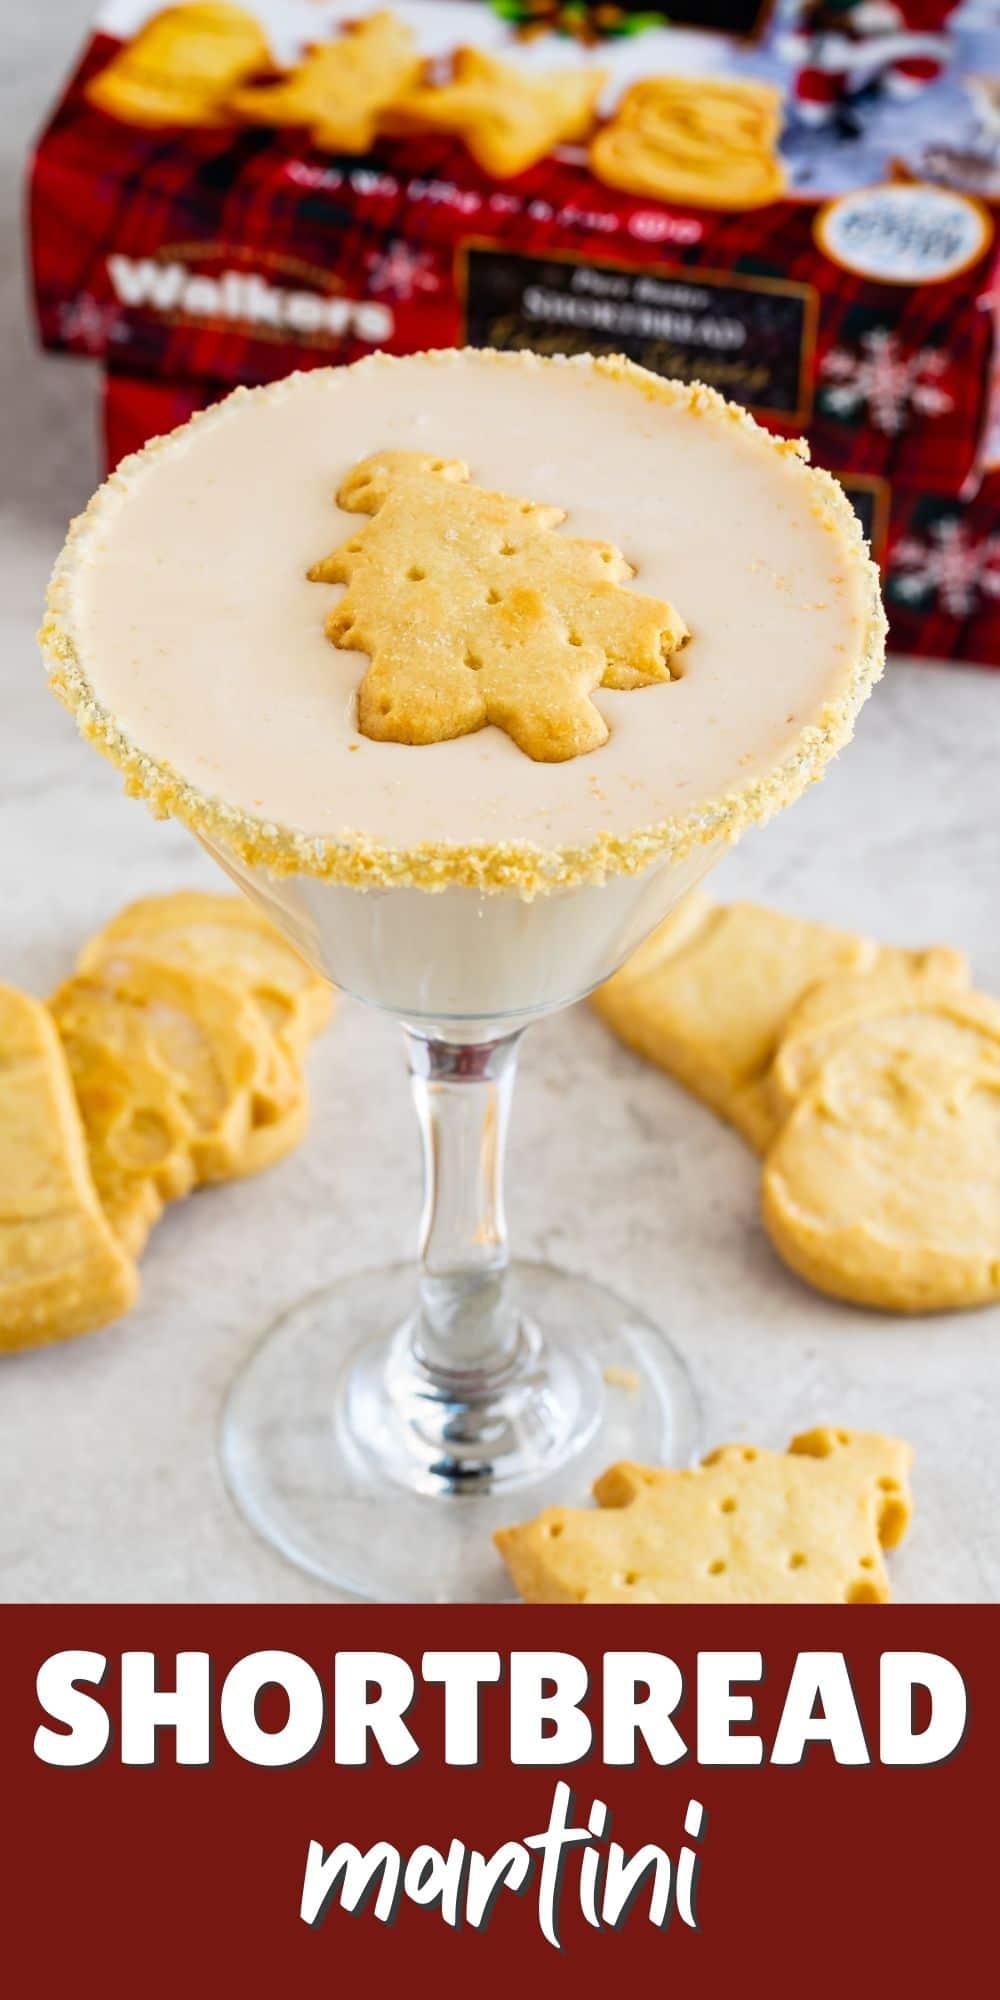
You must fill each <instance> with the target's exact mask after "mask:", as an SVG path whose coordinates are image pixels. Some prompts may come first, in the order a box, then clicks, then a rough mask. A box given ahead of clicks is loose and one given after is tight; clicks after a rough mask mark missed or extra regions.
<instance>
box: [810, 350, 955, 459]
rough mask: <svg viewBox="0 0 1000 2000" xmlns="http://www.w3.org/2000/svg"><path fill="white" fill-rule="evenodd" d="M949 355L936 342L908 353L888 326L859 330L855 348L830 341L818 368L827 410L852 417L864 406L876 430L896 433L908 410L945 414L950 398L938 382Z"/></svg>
mask: <svg viewBox="0 0 1000 2000" xmlns="http://www.w3.org/2000/svg"><path fill="white" fill-rule="evenodd" d="M947 365H948V364H947V361H946V358H945V356H944V355H943V354H940V353H939V352H938V350H937V348H936V347H920V348H917V349H916V350H915V351H914V352H913V353H912V354H906V353H904V352H903V350H902V348H901V347H900V344H899V341H898V339H897V337H896V335H895V334H894V333H893V332H892V330H891V328H889V327H887V326H876V327H871V328H870V329H869V331H868V332H867V333H863V334H862V336H861V340H860V343H859V349H855V350H852V349H851V348H849V347H832V348H831V349H830V352H829V354H828V355H827V356H826V359H825V361H824V362H823V366H822V370H821V373H822V375H823V377H824V379H825V381H826V384H827V387H826V388H825V390H824V392H823V396H824V401H825V403H826V406H827V408H828V410H830V411H831V412H832V414H833V415H834V416H836V417H853V416H855V415H856V414H857V413H858V411H860V410H867V412H868V415H869V416H870V418H871V421H872V423H873V424H874V425H875V427H876V429H877V430H880V431H883V432H884V433H885V434H886V436H888V437H896V436H898V434H899V432H900V431H902V430H905V428H906V424H907V420H908V418H909V416H910V413H911V411H915V412H916V413H917V415H918V416H922V417H943V416H944V415H945V414H946V413H947V411H948V410H951V409H954V400H953V398H952V397H951V396H950V395H949V394H948V391H947V389H943V388H942V387H941V377H942V375H943V374H944V372H945V369H946V368H947Z"/></svg>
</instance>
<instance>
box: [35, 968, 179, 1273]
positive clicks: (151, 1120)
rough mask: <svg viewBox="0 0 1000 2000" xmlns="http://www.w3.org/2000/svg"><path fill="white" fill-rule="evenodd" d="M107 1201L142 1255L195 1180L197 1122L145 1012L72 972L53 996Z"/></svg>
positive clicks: (129, 1243)
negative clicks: (168, 1209) (166, 1211)
mask: <svg viewBox="0 0 1000 2000" xmlns="http://www.w3.org/2000/svg"><path fill="white" fill-rule="evenodd" d="M52 1015H53V1019H54V1020H55V1023H56V1026H57V1028H58V1030H59V1035H60V1039H61V1041H62V1045H63V1048H64V1050H65V1052H66V1058H67V1061H68V1063H69V1069H70V1075H71V1077H72V1079H73V1089H74V1091H75V1092H76V1101H77V1105H78V1107H79V1112H80V1116H81V1118H82V1120H83V1128H84V1132H85V1134H86V1140H87V1152H88V1155H89V1159H90V1170H91V1173H92V1174H93V1177H94V1185H95V1187H96V1188H97V1192H98V1196H99V1197H100V1202H101V1207H102V1208H103V1210H104V1213H105V1215H106V1216H107V1218H108V1221H109V1222H110V1224H111V1227H112V1229H113V1230H114V1232H115V1235H116V1236H117V1237H118V1240H119V1242H121V1243H122V1244H124V1246H125V1248H126V1249H127V1250H128V1251H129V1252H130V1254H131V1255H132V1256H133V1257H138V1256H139V1254H140V1253H141V1251H142V1250H143V1248H144V1247H145V1243H146V1239H147V1237H148V1236H149V1232H150V1230H151V1229H152V1227H153V1225H154V1223H156V1222H157V1221H158V1220H159V1218H160V1215H161V1214H162V1212H163V1205H164V1202H167V1201H178V1200H179V1199H180V1198H181V1196H183V1195H186V1194H188V1193H189V1192H190V1190H191V1188H192V1187H193V1186H194V1184H195V1168H194V1161H193V1158H192V1145H193V1142H194V1139H195V1137H196V1134H197V1128H196V1125H195V1121H194V1118H193V1116H192V1113H191V1111H190V1110H189V1108H188V1106H187V1103H186V1102H185V1098H184V1095H183V1079H182V1077H180V1076H179V1075H177V1074H176V1073H175V1072H174V1070H173V1069H171V1068H170V1067H169V1065H167V1064H166V1063H164V1061H163V1059H162V1053H161V1051H160V1050H159V1048H158V1046H157V1041H156V1036H155V1034H154V1032H153V1031H152V1030H151V1029H150V1026H149V1024H148V1022H147V1020H146V1017H145V1011H144V1010H143V1009H142V1008H138V1007H124V1006H120V1005H118V1004H110V1005H109V999H108V994H107V991H106V989H105V988H104V987H102V986H100V985H98V984H96V983H95V982H94V981H92V980H88V979H82V978H77V979H71V980H68V981H67V983H66V984H65V985H64V986H62V987H61V988H60V989H59V991H58V993H56V994H55V995H54V997H53V1000H52Z"/></svg>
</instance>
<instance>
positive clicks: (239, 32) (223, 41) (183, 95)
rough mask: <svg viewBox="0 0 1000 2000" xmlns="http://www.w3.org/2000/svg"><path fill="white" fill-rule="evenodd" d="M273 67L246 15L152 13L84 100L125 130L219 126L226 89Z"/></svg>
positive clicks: (201, 10)
mask: <svg viewBox="0 0 1000 2000" xmlns="http://www.w3.org/2000/svg"><path fill="white" fill-rule="evenodd" d="M273 68H274V65H273V62H272V59H271V51H270V48H269V45H268V41H267V37H266V35H265V33H264V30H263V28H262V27H261V25H260V22H259V21H257V20H256V19H255V17H254V16H253V14H251V13H248V12H247V10H246V8H244V7H235V6H226V5H225V4H223V0H204V4H201V5H196V4H192V5H190V6H186V7H165V8H163V10H162V11H161V12H160V13H158V14H154V15H153V17H152V19H151V20H150V21H147V22H146V24H145V26H144V27H142V28H140V29H139V31H138V33H137V34H136V35H135V36H134V37H133V39H132V40H131V41H130V42H128V43H127V44H126V46H125V47H124V48H123V49H121V50H119V51H118V53H117V54H115V55H113V56H112V58H111V60H110V62H109V63H107V64H106V66H105V68H104V69H102V70H100V71H99V72H98V74H97V76H95V77H92V78H91V80H90V82H89V83H88V84H87V86H86V95H87V98H88V101H89V102H90V103H91V104H93V105H95V106H96V108H97V109H98V110H99V111H103V112H105V113H106V114H107V115H108V117H110V118H117V119H119V120H120V121H121V122H122V123H123V124H126V125H147V126H150V127H152V128H153V129H154V130H158V129H160V128H161V127H164V126H168V125H225V124H228V123H229V113H228V109H227V101H228V99H229V97H230V96H231V93H232V91H233V89H234V87H235V86H236V85H237V84H239V83H240V82H242V81H243V79H244V78H247V77H250V76H255V75H259V74H261V73H262V72H263V73H267V72H273Z"/></svg>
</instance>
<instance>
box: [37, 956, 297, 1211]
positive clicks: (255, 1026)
mask: <svg viewBox="0 0 1000 2000" xmlns="http://www.w3.org/2000/svg"><path fill="white" fill-rule="evenodd" d="M84 989H85V990H87V991H88V993H90V994H92V995H93V996H94V1006H95V1007H96V1008H97V1009H100V1008H101V1007H103V1008H104V1009H105V1010H106V1013H107V1017H108V1021H109V1023H111V1022H113V1021H115V1019H116V1017H117V1016H119V1015H122V1016H125V1017H128V1016H135V1017H137V1019H138V1021H139V1023H140V1024H141V1027H142V1029H143V1031H144V1033H145V1035H146V1037H147V1038H148V1045H149V1049H150V1052H151V1058H153V1059H155V1061H156V1062H157V1063H158V1064H159V1066H160V1067H161V1068H162V1070H163V1071H164V1072H165V1073H166V1074H167V1076H168V1077H172V1078H173V1079H174V1080H175V1082H176V1084H177V1088H178V1092H179V1096H180V1099H181V1103H182V1105H183V1107H184V1110H185V1111H186V1113H187V1115H188V1116H189V1118H190V1121H191V1139H190V1153H191V1162H192V1166H193V1169H194V1178H195V1180H196V1181H216V1180H228V1179H230V1178H231V1177H232V1176H233V1175H234V1174H240V1173H242V1172H245V1171H246V1167H245V1161H246V1156H247V1149H248V1146H249V1144H250V1138H251V1133H252V1129H253V1120H252V1100H253V1091H254V1086H255V1082H256V1080H257V1078H258V1076H259V1074H260V1072H261V1068H262V1065H263V1063H264V1062H265V1061H266V1059H267V1054H266V1051H264V1052H262V1035H261V1025H260V1021H259V1019H258V1017H257V1016H256V1014H255V1013H254V1010H253V1008H252V1006H251V1005H250V1003H249V1002H247V1001H246V1000H244V999H242V998H241V997H240V996H239V995H238V994H236V993H234V992H233V991H232V990H231V989H230V988H229V987H227V986H223V985H221V984H219V983H217V982H215V981H213V980H210V979H206V978H204V977H203V976H202V975H200V974H195V973H192V972H189V971H185V970H184V969H183V968H180V967H173V966H164V965H158V964H156V963H155V962H154V961H153V960H151V959H144V958H141V957H138V956H134V957H130V956H127V955H125V954H122V955H121V956H116V957H115V958H114V959H108V960H106V961H105V962H104V963H103V964H102V965H101V967H100V969H99V972H98V973H97V974H95V975H81V974H78V975H77V976H76V977H75V978H73V979H71V980H68V981H67V982H66V984H65V985H64V986H63V987H61V988H60V989H59V992H58V993H57V994H56V995H55V996H54V998H53V1001H52V1010H53V1013H54V1015H55V1017H56V1020H57V1022H61V1021H62V1020H63V1019H64V1018H66V1019H69V1018H71V1017H72V1013H73V1010H74V1009H77V1008H79V1006H80V999H81V992H82V990H84ZM97 996H100V997H97ZM121 1033H122V1039H123V1040H126V1039H128V1038H129V1036H130V1033H131V1029H130V1028H127V1027H124V1026H123V1027H122V1030H121Z"/></svg>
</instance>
